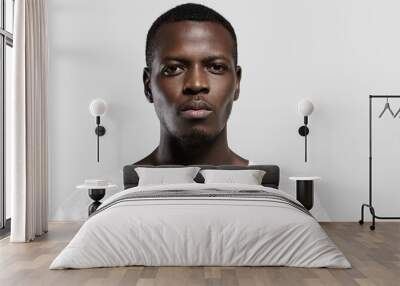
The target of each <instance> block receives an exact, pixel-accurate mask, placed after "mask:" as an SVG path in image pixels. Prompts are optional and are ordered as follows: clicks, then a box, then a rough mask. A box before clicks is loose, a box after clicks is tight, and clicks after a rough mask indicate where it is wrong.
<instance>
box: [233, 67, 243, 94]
mask: <svg viewBox="0 0 400 286" xmlns="http://www.w3.org/2000/svg"><path fill="white" fill-rule="evenodd" d="M241 79H242V68H241V67H240V66H236V88H235V95H234V97H233V100H237V99H238V98H239V93H240V80H241Z"/></svg>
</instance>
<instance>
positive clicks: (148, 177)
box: [135, 167, 200, 186]
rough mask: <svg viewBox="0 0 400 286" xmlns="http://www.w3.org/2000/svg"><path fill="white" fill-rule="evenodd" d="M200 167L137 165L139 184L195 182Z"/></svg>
mask: <svg viewBox="0 0 400 286" xmlns="http://www.w3.org/2000/svg"><path fill="white" fill-rule="evenodd" d="M199 170H200V168H199V167H180V168H157V167H156V168H146V167H136V168H135V171H136V173H137V174H138V176H139V183H138V186H148V185H165V184H184V183H195V181H194V180H193V179H194V178H195V177H196V175H197V173H198V172H199Z"/></svg>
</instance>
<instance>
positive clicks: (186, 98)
mask: <svg viewBox="0 0 400 286" xmlns="http://www.w3.org/2000/svg"><path fill="white" fill-rule="evenodd" d="M154 43H155V49H154V60H153V62H152V66H151V71H149V70H148V69H147V68H145V70H144V74H143V80H144V85H145V93H146V96H147V98H148V100H149V101H150V102H154V106H155V110H156V113H157V116H158V118H159V119H160V122H161V124H162V125H163V127H164V129H166V130H167V132H169V133H170V134H171V135H172V136H174V137H177V138H180V139H185V138H194V137H196V138H204V139H206V138H207V139H211V138H214V137H215V136H216V135H218V134H219V133H220V132H221V131H222V130H223V128H224V127H225V125H226V122H227V120H228V117H229V114H230V112H231V109H232V104H233V101H234V100H236V99H237V98H238V96H239V86H240V85H239V84H240V77H241V69H240V67H239V66H236V65H235V62H234V58H233V47H234V46H233V39H232V37H231V35H230V33H229V32H228V31H227V30H226V29H225V28H224V27H223V26H222V25H220V24H218V23H213V22H196V21H181V22H176V23H168V24H164V25H162V26H161V27H160V29H159V30H158V32H157V34H156V36H155V39H154Z"/></svg>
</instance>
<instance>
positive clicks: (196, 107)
mask: <svg viewBox="0 0 400 286" xmlns="http://www.w3.org/2000/svg"><path fill="white" fill-rule="evenodd" d="M212 112H213V111H212V109H211V106H210V104H209V103H207V102H205V101H203V100H195V101H189V102H186V103H184V104H183V105H182V106H181V108H180V114H181V115H182V117H183V118H186V119H204V118H207V117H208V116H209V115H210V114H211V113H212Z"/></svg>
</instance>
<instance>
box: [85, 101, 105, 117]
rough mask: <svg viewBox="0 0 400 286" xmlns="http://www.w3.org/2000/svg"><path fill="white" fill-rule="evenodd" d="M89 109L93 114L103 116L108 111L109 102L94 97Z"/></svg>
mask: <svg viewBox="0 0 400 286" xmlns="http://www.w3.org/2000/svg"><path fill="white" fill-rule="evenodd" d="M89 111H90V113H91V114H92V115H93V116H103V115H104V114H105V113H106V111H107V102H105V101H104V100H103V99H100V98H97V99H93V100H92V102H90V105H89Z"/></svg>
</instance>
